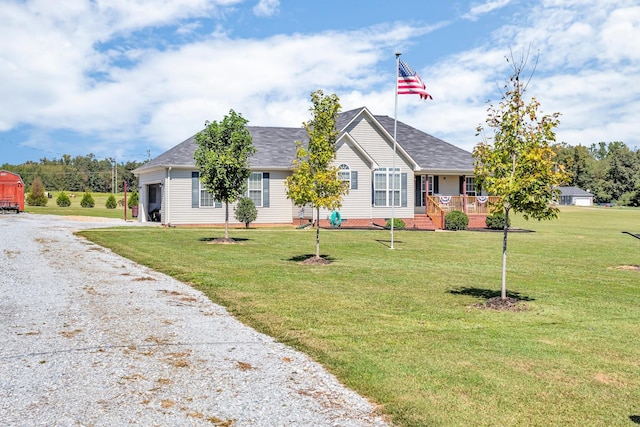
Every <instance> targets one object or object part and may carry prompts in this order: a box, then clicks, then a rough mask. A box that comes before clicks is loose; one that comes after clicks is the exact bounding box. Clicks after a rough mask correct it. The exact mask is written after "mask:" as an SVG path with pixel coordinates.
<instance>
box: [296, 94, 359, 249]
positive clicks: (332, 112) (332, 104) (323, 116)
mask: <svg viewBox="0 0 640 427" xmlns="http://www.w3.org/2000/svg"><path fill="white" fill-rule="evenodd" d="M311 102H312V104H313V106H312V107H310V108H309V111H311V113H312V116H313V117H312V118H311V120H309V121H308V122H306V123H304V128H305V130H306V131H307V133H308V134H309V144H308V146H307V148H305V147H304V145H303V144H302V142H300V141H296V146H297V149H296V158H295V160H294V161H293V164H294V170H293V174H292V175H291V176H289V177H287V180H286V183H285V185H286V191H287V197H288V198H289V199H291V200H293V203H294V204H295V205H296V206H306V205H311V206H312V207H313V209H315V211H316V218H317V222H316V256H315V258H316V259H319V258H320V208H325V209H329V210H333V209H338V208H340V207H341V206H342V196H343V195H345V194H347V192H348V191H349V190H348V188H347V186H346V185H345V182H344V181H342V180H341V179H340V178H339V175H338V172H339V170H338V167H337V166H333V165H332V163H333V161H334V160H335V159H336V140H337V138H338V131H337V130H336V118H337V116H338V112H339V111H340V100H339V99H338V96H337V95H335V94H333V95H327V96H325V95H324V93H323V92H322V91H321V90H317V91H315V92H313V93H312V94H311Z"/></svg>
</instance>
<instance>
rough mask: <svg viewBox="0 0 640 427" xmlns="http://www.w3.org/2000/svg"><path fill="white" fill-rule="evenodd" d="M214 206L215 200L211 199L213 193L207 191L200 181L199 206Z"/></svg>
mask: <svg viewBox="0 0 640 427" xmlns="http://www.w3.org/2000/svg"><path fill="white" fill-rule="evenodd" d="M215 206H216V201H215V200H214V199H213V193H211V192H209V191H207V189H206V188H205V187H204V185H203V184H202V181H201V182H200V207H202V208H205V207H210V208H213V207H215Z"/></svg>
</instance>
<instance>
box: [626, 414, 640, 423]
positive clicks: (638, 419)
mask: <svg viewBox="0 0 640 427" xmlns="http://www.w3.org/2000/svg"><path fill="white" fill-rule="evenodd" d="M629 419H630V420H631V422H633V423H636V424H640V415H629Z"/></svg>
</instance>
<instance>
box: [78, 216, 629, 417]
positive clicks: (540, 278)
mask: <svg viewBox="0 0 640 427" xmlns="http://www.w3.org/2000/svg"><path fill="white" fill-rule="evenodd" d="M514 226H519V227H523V228H528V229H532V230H535V232H534V233H513V234H510V236H509V245H510V246H509V251H508V252H509V255H508V283H507V288H508V290H509V291H510V292H511V293H513V294H514V295H518V296H519V297H520V298H522V299H525V300H527V301H526V305H527V307H528V309H527V310H525V311H521V312H496V311H490V310H481V309H478V308H474V307H473V305H474V304H476V303H478V302H481V301H483V298H485V297H487V296H491V295H493V293H494V292H495V293H496V294H498V295H499V289H500V260H501V244H502V235H501V233H491V232H453V233H439V232H436V233H434V232H410V231H396V234H395V247H396V249H395V250H390V249H389V248H388V243H389V232H388V231H347V230H322V232H321V244H322V246H321V249H322V253H323V254H326V256H328V257H329V258H330V259H331V260H332V263H331V264H330V265H328V266H321V265H320V266H319V265H302V264H301V263H300V262H299V261H300V259H303V258H304V257H305V256H306V255H307V254H312V253H314V249H315V247H314V241H315V240H314V239H315V232H314V231H313V230H309V229H305V230H294V229H250V230H243V229H237V230H236V229H234V230H232V231H231V237H235V238H237V239H242V240H241V244H238V245H212V244H207V241H208V240H210V239H211V238H214V237H222V235H223V231H222V230H220V229H180V228H177V229H173V228H169V229H167V228H126V229H124V228H118V229H106V230H92V231H86V232H82V233H81V234H82V235H84V236H86V237H87V238H89V239H90V240H92V241H95V242H96V243H98V244H101V245H104V246H107V247H110V248H112V249H113V250H114V251H115V252H117V253H119V254H122V255H124V256H126V257H128V258H131V259H133V260H135V261H138V262H140V263H142V264H145V265H148V266H150V267H152V268H154V269H156V270H158V271H162V272H164V273H167V274H170V275H172V276H174V277H176V278H178V279H179V280H182V281H184V282H188V283H190V284H192V285H193V286H194V287H196V288H198V289H200V290H201V291H202V292H204V293H205V294H206V295H208V296H209V297H210V298H211V299H212V300H213V301H215V302H217V303H220V304H222V305H224V306H226V307H227V308H228V309H229V310H230V311H231V313H233V314H234V315H235V316H236V317H238V318H239V319H240V320H241V321H243V322H245V323H246V324H248V325H251V326H253V327H254V328H256V329H258V330H260V331H263V332H265V333H267V334H269V335H271V336H273V337H275V338H277V339H278V340H280V341H282V342H284V343H287V344H289V345H291V346H293V347H296V348H298V349H301V350H302V351H305V352H306V353H308V354H309V355H311V356H312V357H313V358H315V359H316V360H318V361H319V362H321V363H322V364H323V365H325V366H326V367H327V369H329V370H330V371H331V372H333V373H334V374H336V375H337V376H338V377H339V378H340V380H341V381H342V382H344V383H345V384H346V385H347V386H349V387H351V388H353V389H355V390H357V391H358V392H360V393H361V394H363V395H365V396H367V397H368V398H370V399H371V400H372V401H374V402H376V403H377V404H379V405H380V407H381V410H382V411H383V412H384V413H386V414H388V415H389V416H390V417H391V418H392V420H393V422H394V423H396V424H398V425H403V426H424V425H445V426H452V425H473V426H481V425H538V426H548V425H603V426H604V425H606V426H614V425H619V426H628V425H632V424H633V421H632V420H634V419H638V418H634V417H640V345H638V344H639V343H640V272H639V271H633V270H623V269H618V268H617V267H618V266H621V265H638V264H640V240H638V239H634V238H632V237H631V236H628V235H626V234H622V233H621V231H623V230H628V231H632V232H636V233H640V210H633V209H598V208H590V209H588V208H566V209H563V212H562V213H561V217H560V219H559V220H556V221H550V222H549V221H547V222H526V221H523V220H522V219H519V218H516V220H515V221H514Z"/></svg>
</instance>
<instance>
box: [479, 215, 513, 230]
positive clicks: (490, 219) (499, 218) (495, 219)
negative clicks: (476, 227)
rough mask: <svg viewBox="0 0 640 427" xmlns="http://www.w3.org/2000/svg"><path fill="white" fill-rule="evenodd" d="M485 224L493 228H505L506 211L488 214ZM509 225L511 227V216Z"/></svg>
mask: <svg viewBox="0 0 640 427" xmlns="http://www.w3.org/2000/svg"><path fill="white" fill-rule="evenodd" d="M485 224H486V226H487V228H489V229H491V230H502V229H503V228H504V212H496V213H492V214H489V215H487V219H486V220H485ZM507 227H511V218H509V223H508V224H507Z"/></svg>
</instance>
